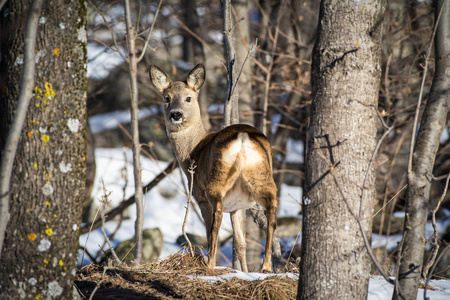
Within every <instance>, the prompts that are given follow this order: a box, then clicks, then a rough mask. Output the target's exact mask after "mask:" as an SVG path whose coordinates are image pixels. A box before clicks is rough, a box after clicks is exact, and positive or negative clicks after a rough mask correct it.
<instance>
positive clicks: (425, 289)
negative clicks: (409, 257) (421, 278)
mask: <svg viewBox="0 0 450 300" xmlns="http://www.w3.org/2000/svg"><path fill="white" fill-rule="evenodd" d="M449 248H450V243H448V244H447V246H445V248H444V250H442V252H441V253H440V254H439V256H438V258H437V259H436V263H435V264H434V265H433V267H432V268H431V270H430V273H429V274H428V276H427V280H426V282H425V287H424V291H423V299H424V300H427V299H429V298H427V287H428V284H429V283H430V279H431V276H432V275H433V272H434V268H436V265H437V263H438V262H439V261H440V260H441V259H442V258H443V257H444V254H445V252H447V250H448V249H449Z"/></svg>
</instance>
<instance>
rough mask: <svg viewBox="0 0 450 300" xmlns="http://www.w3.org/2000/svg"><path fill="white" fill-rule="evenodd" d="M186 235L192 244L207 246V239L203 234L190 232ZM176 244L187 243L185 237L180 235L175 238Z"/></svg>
mask: <svg viewBox="0 0 450 300" xmlns="http://www.w3.org/2000/svg"><path fill="white" fill-rule="evenodd" d="M186 235H187V236H188V238H189V241H191V244H192V246H200V247H203V248H205V249H206V248H208V240H207V239H206V237H204V236H200V235H196V234H192V233H186ZM177 244H178V245H180V246H181V245H183V244H185V245H187V242H186V239H185V238H184V235H180V236H179V237H178V238H177Z"/></svg>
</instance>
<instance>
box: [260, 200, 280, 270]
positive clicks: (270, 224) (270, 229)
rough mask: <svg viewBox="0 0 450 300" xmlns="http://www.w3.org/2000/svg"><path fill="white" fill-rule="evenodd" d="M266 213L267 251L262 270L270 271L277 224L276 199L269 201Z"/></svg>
mask: <svg viewBox="0 0 450 300" xmlns="http://www.w3.org/2000/svg"><path fill="white" fill-rule="evenodd" d="M265 215H266V217H267V235H266V251H265V253H264V261H263V266H262V272H263V273H268V272H270V271H271V269H272V240H273V234H274V232H275V229H276V226H277V218H276V216H277V206H276V199H275V200H271V201H269V206H268V208H267V209H266V210H265Z"/></svg>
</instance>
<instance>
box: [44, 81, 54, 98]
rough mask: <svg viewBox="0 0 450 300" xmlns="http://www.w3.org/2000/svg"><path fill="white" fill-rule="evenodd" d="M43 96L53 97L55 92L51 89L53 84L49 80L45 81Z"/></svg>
mask: <svg viewBox="0 0 450 300" xmlns="http://www.w3.org/2000/svg"><path fill="white" fill-rule="evenodd" d="M44 95H45V98H46V99H49V98H50V99H53V98H54V97H55V92H54V91H53V86H52V84H51V83H50V82H46V83H45V93H44Z"/></svg>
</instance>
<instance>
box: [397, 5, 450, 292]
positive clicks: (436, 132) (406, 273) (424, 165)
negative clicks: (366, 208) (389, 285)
mask: <svg viewBox="0 0 450 300" xmlns="http://www.w3.org/2000/svg"><path fill="white" fill-rule="evenodd" d="M444 3H445V1H444V0H439V1H436V19H437V16H438V14H439V12H440V9H441V7H442V5H443V4H444ZM449 36H450V3H448V1H447V3H445V6H444V10H443V12H442V16H441V19H440V21H439V24H438V27H437V31H436V37H435V74H434V78H433V84H432V86H431V90H430V96H429V98H428V101H427V104H426V106H425V110H424V113H423V116H422V121H421V123H420V130H419V133H418V135H417V143H416V145H415V150H414V155H413V161H412V169H411V170H410V171H409V172H408V191H407V201H406V218H405V225H404V235H405V236H404V239H405V240H404V243H403V247H402V249H401V261H400V269H399V274H398V283H397V284H398V286H399V287H400V293H401V294H402V296H403V297H404V298H405V299H416V296H417V289H418V287H419V279H420V274H421V273H422V268H423V254H424V247H425V244H426V239H425V224H426V221H427V211H428V209H427V207H428V202H429V198H430V188H431V182H432V180H433V179H432V177H433V166H434V160H435V158H436V153H437V150H438V147H439V140H440V137H441V134H442V130H443V129H444V126H445V122H446V119H447V113H448V110H449V103H450V89H449V87H450V77H449V76H448V70H450V39H449ZM413 134H414V133H413ZM393 298H394V299H401V298H402V297H400V296H399V295H398V294H394V297H393Z"/></svg>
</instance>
